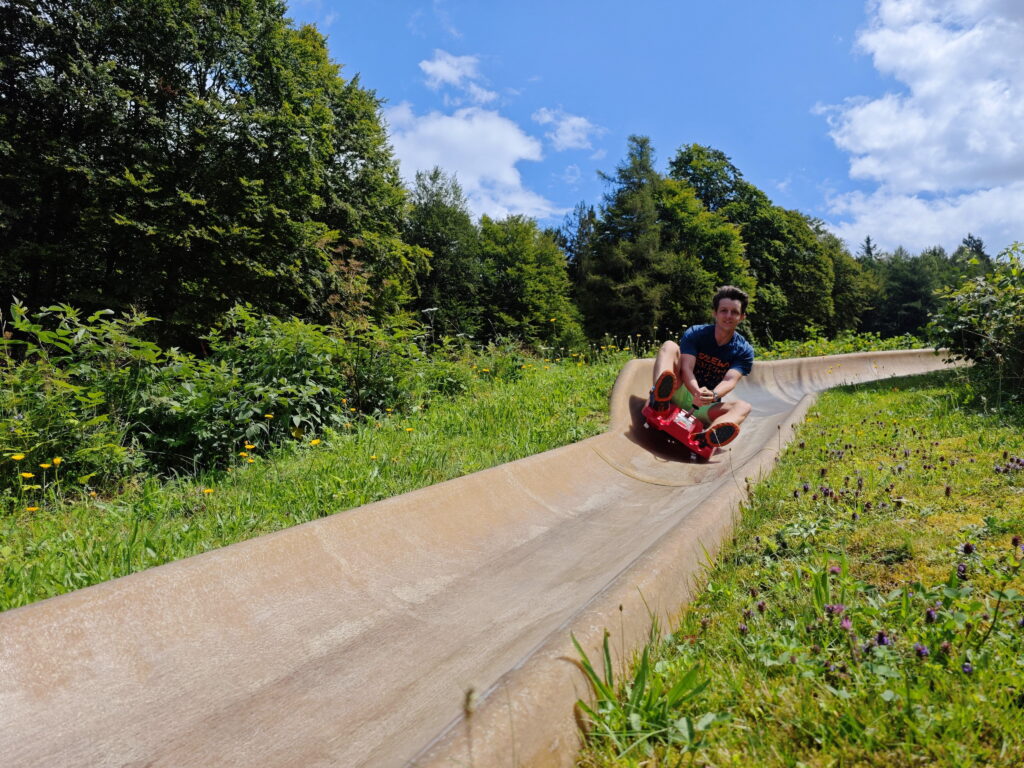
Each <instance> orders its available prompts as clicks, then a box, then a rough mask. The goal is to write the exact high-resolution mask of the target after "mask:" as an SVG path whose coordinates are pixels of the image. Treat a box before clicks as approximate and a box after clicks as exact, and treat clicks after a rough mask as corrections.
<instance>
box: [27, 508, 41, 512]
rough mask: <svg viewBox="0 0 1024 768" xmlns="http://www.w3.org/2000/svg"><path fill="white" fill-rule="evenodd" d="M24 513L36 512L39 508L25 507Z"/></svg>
mask: <svg viewBox="0 0 1024 768" xmlns="http://www.w3.org/2000/svg"><path fill="white" fill-rule="evenodd" d="M25 511H26V512H38V511H39V507H25Z"/></svg>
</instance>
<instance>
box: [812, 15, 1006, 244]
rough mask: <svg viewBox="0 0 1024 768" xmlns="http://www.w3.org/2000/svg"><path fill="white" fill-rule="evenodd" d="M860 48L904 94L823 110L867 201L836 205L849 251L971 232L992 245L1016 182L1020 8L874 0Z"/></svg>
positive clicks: (847, 199) (948, 240)
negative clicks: (864, 186) (869, 242)
mask: <svg viewBox="0 0 1024 768" xmlns="http://www.w3.org/2000/svg"><path fill="white" fill-rule="evenodd" d="M869 8H870V11H871V20H870V23H869V25H868V27H867V28H866V29H865V30H863V31H862V32H861V33H860V34H859V35H858V39H857V43H858V46H859V47H860V48H861V49H862V50H864V51H865V52H867V53H868V54H870V55H871V57H872V60H873V62H874V65H875V67H876V69H878V71H879V72H881V73H882V74H885V75H888V76H891V77H893V78H895V79H896V80H898V81H899V82H900V83H902V84H903V85H904V86H905V87H904V88H903V89H902V90H901V91H899V92H896V93H887V94H885V95H883V96H881V97H879V98H874V99H867V98H853V99H848V100H847V101H846V102H845V103H843V104H841V105H835V106H831V107H821V108H819V111H820V112H821V113H823V114H825V115H827V117H828V120H829V125H830V129H831V130H830V133H831V136H832V138H833V140H834V141H835V143H836V146H838V147H839V148H840V149H842V150H844V151H846V152H848V153H849V154H850V176H851V177H852V178H854V179H860V180H866V181H869V182H874V183H875V184H877V188H876V189H875V191H874V192H872V193H868V194H864V193H851V194H846V195H840V196H837V197H834V198H832V200H831V201H830V204H831V210H832V212H833V213H834V214H836V215H838V216H841V217H848V218H846V220H845V221H844V222H843V223H840V224H837V225H836V227H835V228H836V231H837V232H840V233H841V234H842V235H843V236H844V238H846V239H847V242H848V243H849V244H851V245H855V244H856V242H859V241H860V240H863V237H864V236H865V235H871V237H872V239H874V240H877V241H878V242H879V243H880V244H883V245H884V247H893V246H895V245H898V244H902V245H905V246H906V247H907V248H910V249H911V250H920V249H922V248H925V247H928V246H930V245H944V246H946V247H955V246H956V245H957V244H958V243H959V242H960V239H961V238H962V237H963V236H964V235H965V234H966V233H967V232H968V231H970V232H974V233H975V234H978V235H981V236H982V237H983V238H984V239H985V240H986V242H989V241H997V242H995V243H994V245H995V246H996V247H997V248H1001V247H1002V246H1005V245H1006V244H1007V243H1008V242H1009V241H1011V240H1012V239H1014V238H1024V231H1019V232H1016V233H1011V232H1010V231H1009V229H1010V226H1011V222H1010V221H1009V218H1008V217H1011V216H1013V215H1015V214H1014V213H1013V211H1014V206H1016V210H1020V207H1019V206H1020V203H1021V202H1022V200H1024V198H1022V183H1024V181H1022V180H1024V133H1021V131H1020V129H1019V126H1020V125H1021V123H1022V121H1024V57H1021V56H1020V55H1019V50H1020V41H1021V39H1024V37H1022V36H1024V3H1020V2H1015V1H1014V0H872V1H871V3H870V5H869Z"/></svg>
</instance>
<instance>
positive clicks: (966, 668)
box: [961, 661, 974, 675]
mask: <svg viewBox="0 0 1024 768" xmlns="http://www.w3.org/2000/svg"><path fill="white" fill-rule="evenodd" d="M961 669H962V670H963V671H964V674H965V675H969V674H971V673H973V672H974V665H972V664H971V662H969V661H965V662H964V665H963V666H962V667H961Z"/></svg>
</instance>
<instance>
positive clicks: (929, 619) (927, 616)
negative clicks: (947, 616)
mask: <svg viewBox="0 0 1024 768" xmlns="http://www.w3.org/2000/svg"><path fill="white" fill-rule="evenodd" d="M936 618H938V614H937V613H936V612H935V609H934V608H929V609H928V610H927V611H925V612H924V621H925V623H926V624H934V623H935V619H936Z"/></svg>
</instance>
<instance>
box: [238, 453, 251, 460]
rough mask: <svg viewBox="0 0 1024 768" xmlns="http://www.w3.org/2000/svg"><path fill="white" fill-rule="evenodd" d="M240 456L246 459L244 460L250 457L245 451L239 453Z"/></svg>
mask: <svg viewBox="0 0 1024 768" xmlns="http://www.w3.org/2000/svg"><path fill="white" fill-rule="evenodd" d="M238 455H239V456H241V457H242V458H243V459H244V458H245V457H246V456H248V455H249V454H248V453H246V452H245V451H239V452H238Z"/></svg>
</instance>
